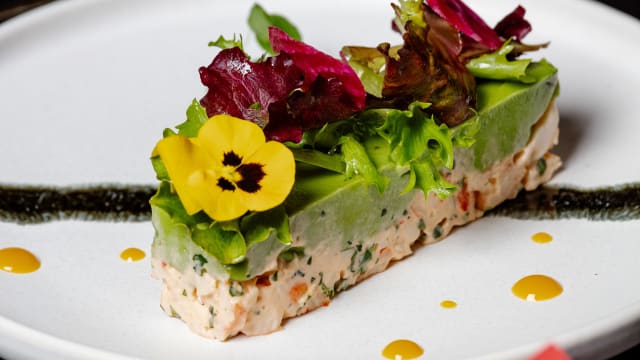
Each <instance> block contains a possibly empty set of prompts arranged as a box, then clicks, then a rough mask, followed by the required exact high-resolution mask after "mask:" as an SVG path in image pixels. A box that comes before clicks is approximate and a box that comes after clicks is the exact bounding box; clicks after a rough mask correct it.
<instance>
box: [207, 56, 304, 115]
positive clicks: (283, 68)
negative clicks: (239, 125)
mask: <svg viewBox="0 0 640 360" xmlns="http://www.w3.org/2000/svg"><path fill="white" fill-rule="evenodd" d="M200 80H201V81H202V83H203V84H204V85H205V86H207V87H208V88H209V91H208V92H207V94H206V95H205V96H204V97H203V98H202V99H201V100H200V103H201V104H202V106H204V108H205V109H206V110H207V115H208V116H212V115H215V114H229V115H232V116H236V117H240V118H243V119H247V120H250V121H252V122H254V123H256V124H258V125H260V126H261V127H265V126H266V125H267V124H268V123H269V122H270V120H271V119H270V114H269V108H270V106H271V105H272V104H273V103H275V102H278V101H282V99H285V98H286V97H287V96H288V95H289V93H290V92H291V91H292V89H295V88H297V87H299V86H301V85H302V83H303V80H304V74H303V72H302V71H301V70H300V69H299V68H298V67H296V66H294V65H293V63H292V62H291V59H290V58H288V57H287V56H286V55H283V56H277V57H269V58H267V59H265V61H263V62H252V61H250V60H249V59H248V58H247V56H246V55H245V53H244V52H243V51H242V50H240V49H239V48H231V49H226V50H222V51H220V53H218V55H217V56H216V57H215V59H214V60H213V62H212V63H211V65H209V66H207V67H201V68H200Z"/></svg>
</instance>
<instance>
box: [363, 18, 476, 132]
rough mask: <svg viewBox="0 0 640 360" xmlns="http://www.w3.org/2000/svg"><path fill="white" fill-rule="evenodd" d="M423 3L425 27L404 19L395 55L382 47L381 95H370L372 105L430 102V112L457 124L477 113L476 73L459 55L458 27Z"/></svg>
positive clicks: (461, 44) (398, 106)
mask: <svg viewBox="0 0 640 360" xmlns="http://www.w3.org/2000/svg"><path fill="white" fill-rule="evenodd" d="M422 9H423V12H424V18H425V25H424V27H421V26H417V25H416V24H414V23H413V22H408V23H407V24H406V29H405V32H404V34H403V40H404V45H403V46H402V48H400V50H398V54H397V56H391V55H390V54H389V49H388V47H386V48H385V47H382V46H381V47H379V48H378V50H380V51H382V52H383V53H384V54H385V56H386V57H387V65H386V72H385V77H384V84H383V88H382V99H375V98H369V104H368V105H369V106H371V107H379V106H385V105H387V106H388V105H391V106H392V107H394V108H400V109H405V108H407V107H408V106H409V104H411V103H413V102H414V101H421V102H429V103H431V107H429V108H428V109H427V110H426V111H427V112H430V113H433V114H434V115H435V117H436V118H437V119H438V120H439V121H440V122H443V123H446V124H447V125H449V126H455V125H457V124H460V123H462V122H464V121H465V120H466V119H468V118H469V117H470V116H472V115H473V113H472V111H471V109H472V108H475V105H476V92H475V89H476V83H475V79H474V77H473V75H472V74H471V73H470V72H469V70H467V68H466V67H465V64H464V63H463V62H462V60H461V58H460V57H459V55H460V53H461V52H462V51H463V45H464V41H463V39H462V35H461V34H460V33H459V31H458V30H457V29H455V28H453V27H452V26H451V25H450V24H449V23H448V22H447V21H446V20H444V19H442V18H441V17H439V16H438V15H437V14H436V13H434V12H433V11H432V10H431V9H430V8H429V7H426V6H424V7H423V8H422Z"/></svg>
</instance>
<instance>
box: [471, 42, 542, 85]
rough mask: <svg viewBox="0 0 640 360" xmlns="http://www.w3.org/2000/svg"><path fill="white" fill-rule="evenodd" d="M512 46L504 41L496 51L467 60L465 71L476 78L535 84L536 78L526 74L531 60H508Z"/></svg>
mask: <svg viewBox="0 0 640 360" xmlns="http://www.w3.org/2000/svg"><path fill="white" fill-rule="evenodd" d="M513 49H514V45H512V44H510V41H505V43H504V44H503V45H502V47H501V48H499V49H498V50H496V51H494V52H492V53H489V54H484V55H482V56H479V57H477V58H474V59H471V60H469V62H468V63H467V65H466V66H467V69H468V70H469V71H470V72H471V73H472V74H473V76H475V77H477V78H483V79H491V80H509V81H518V82H522V83H525V84H530V83H534V82H536V78H535V77H533V76H530V75H529V73H528V71H527V70H528V69H529V65H530V64H531V59H519V60H510V59H509V58H508V57H507V56H508V55H509V54H510V53H511V52H512V51H513Z"/></svg>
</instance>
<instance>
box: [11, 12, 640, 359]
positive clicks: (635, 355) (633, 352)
mask: <svg viewBox="0 0 640 360" xmlns="http://www.w3.org/2000/svg"><path fill="white" fill-rule="evenodd" d="M51 1H52V0H0V23H1V22H2V21H3V20H6V19H8V18H10V17H13V16H15V15H17V14H20V13H22V12H24V11H27V10H29V9H31V8H34V7H37V6H40V5H42V4H46V3H48V2H51ZM543 1H549V0H543ZM555 1H561V0H555ZM598 1H599V2H601V3H605V4H607V5H609V6H611V7H614V8H617V9H618V10H621V11H623V12H626V13H628V14H630V15H632V16H634V17H635V18H636V19H640V0H598ZM636 46H640V39H638V44H636ZM639 340H640V339H639ZM632 359H640V345H637V346H636V347H634V348H632V349H630V350H628V351H626V352H624V353H622V354H620V355H618V356H615V357H613V358H612V359H611V360H632ZM0 360H2V355H1V354H0Z"/></svg>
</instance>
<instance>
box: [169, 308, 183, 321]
mask: <svg viewBox="0 0 640 360" xmlns="http://www.w3.org/2000/svg"><path fill="white" fill-rule="evenodd" d="M169 310H171V317H174V318H177V319H181V317H180V314H178V312H177V311H176V310H175V309H174V308H173V306H169Z"/></svg>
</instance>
